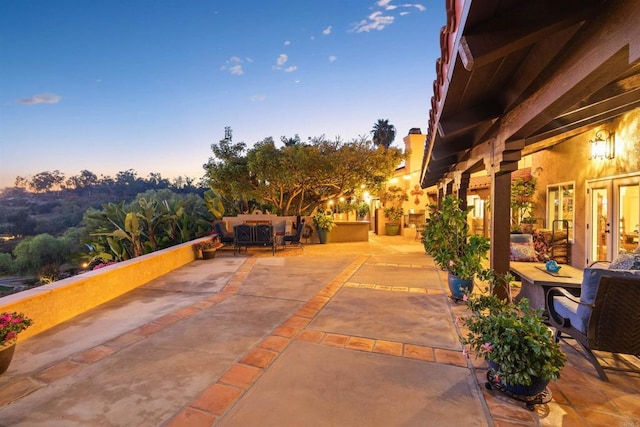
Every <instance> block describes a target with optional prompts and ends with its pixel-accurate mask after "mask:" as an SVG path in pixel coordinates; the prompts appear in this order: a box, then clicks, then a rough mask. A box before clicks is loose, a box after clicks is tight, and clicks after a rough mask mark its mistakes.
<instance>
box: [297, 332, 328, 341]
mask: <svg viewBox="0 0 640 427" xmlns="http://www.w3.org/2000/svg"><path fill="white" fill-rule="evenodd" d="M323 337H324V332H320V331H313V330H306V331H302V332H300V335H298V336H297V338H296V339H297V340H298V341H306V342H312V343H316V344H317V343H319V342H320V341H322V338H323Z"/></svg>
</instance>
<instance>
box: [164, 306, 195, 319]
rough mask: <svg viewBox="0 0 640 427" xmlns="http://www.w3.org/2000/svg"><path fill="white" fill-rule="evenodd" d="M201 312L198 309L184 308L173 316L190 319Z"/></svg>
mask: <svg viewBox="0 0 640 427" xmlns="http://www.w3.org/2000/svg"><path fill="white" fill-rule="evenodd" d="M199 312H200V310H198V309H197V308H194V307H184V308H181V309H180V310H176V311H174V312H173V313H171V314H173V315H174V316H180V317H190V316H193V315H194V314H196V313H199Z"/></svg>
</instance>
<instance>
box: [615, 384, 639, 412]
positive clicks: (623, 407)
mask: <svg viewBox="0 0 640 427" xmlns="http://www.w3.org/2000/svg"><path fill="white" fill-rule="evenodd" d="M636 381H637V379H636ZM612 402H613V404H614V405H615V406H616V407H617V408H620V413H623V414H628V415H634V416H636V417H638V418H640V395H638V394H635V395H632V394H627V395H620V396H616V397H614V398H613V400H612Z"/></svg>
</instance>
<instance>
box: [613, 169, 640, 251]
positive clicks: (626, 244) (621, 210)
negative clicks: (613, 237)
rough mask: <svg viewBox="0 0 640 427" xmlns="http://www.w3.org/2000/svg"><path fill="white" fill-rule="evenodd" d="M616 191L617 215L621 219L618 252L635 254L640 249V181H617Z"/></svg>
mask: <svg viewBox="0 0 640 427" xmlns="http://www.w3.org/2000/svg"><path fill="white" fill-rule="evenodd" d="M614 191H615V195H616V199H617V203H616V208H617V212H615V214H616V217H617V218H619V219H618V221H619V235H618V242H619V245H618V250H625V251H628V252H633V251H634V250H635V249H636V248H637V247H638V228H640V198H639V196H640V185H639V183H638V179H637V178H635V179H634V178H627V179H616V180H614ZM616 253H617V251H616Z"/></svg>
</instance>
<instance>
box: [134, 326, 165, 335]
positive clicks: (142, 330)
mask: <svg viewBox="0 0 640 427" xmlns="http://www.w3.org/2000/svg"><path fill="white" fill-rule="evenodd" d="M166 327H167V325H160V324H157V323H147V324H146V325H142V326H140V327H139V328H137V329H134V330H133V331H131V333H132V334H136V335H140V336H143V337H148V336H151V335H153V334H155V333H156V332H158V331H161V330H162V329H164V328H166Z"/></svg>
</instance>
